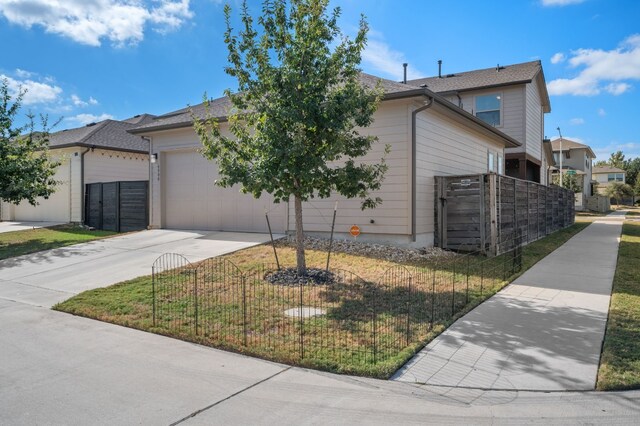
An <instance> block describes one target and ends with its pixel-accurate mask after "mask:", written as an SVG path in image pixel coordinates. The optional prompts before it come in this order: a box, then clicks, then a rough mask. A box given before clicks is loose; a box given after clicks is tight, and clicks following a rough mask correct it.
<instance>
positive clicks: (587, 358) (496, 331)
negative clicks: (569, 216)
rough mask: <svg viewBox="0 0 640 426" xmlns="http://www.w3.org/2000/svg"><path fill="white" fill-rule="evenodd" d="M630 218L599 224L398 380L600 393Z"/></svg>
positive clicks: (462, 324)
mask: <svg viewBox="0 0 640 426" xmlns="http://www.w3.org/2000/svg"><path fill="white" fill-rule="evenodd" d="M623 221H624V212H621V213H614V214H611V215H609V216H606V217H605V218H603V219H601V220H597V221H595V222H594V223H592V224H591V225H589V226H588V227H587V228H585V229H584V230H583V231H582V232H580V233H578V234H577V235H575V236H574V237H573V238H571V239H570V240H569V241H567V242H566V243H565V244H564V245H562V246H561V247H559V248H558V249H557V250H555V251H554V252H553V253H551V254H550V255H548V256H547V257H546V258H544V259H542V260H541V261H540V262H538V263H537V264H536V265H534V266H533V267H532V268H531V269H529V270H528V271H527V272H525V273H524V274H523V275H522V276H520V277H519V278H518V279H517V280H515V281H514V282H513V283H512V284H510V285H509V286H507V287H506V288H505V289H503V290H502V291H500V292H499V293H498V294H496V295H495V296H493V297H492V298H490V299H489V300H487V301H486V302H484V303H483V304H481V305H480V306H478V307H477V308H476V309H474V310H473V311H471V312H470V313H469V314H467V315H465V316H464V317H463V318H461V319H460V320H458V321H457V322H456V323H455V324H454V325H453V326H451V327H450V328H449V329H448V330H447V331H445V332H444V333H442V335H440V336H439V337H437V338H436V339H434V340H433V341H432V342H431V343H430V344H428V345H427V346H426V347H425V348H424V349H423V350H422V351H421V352H419V353H418V354H417V355H416V356H415V357H414V358H413V359H412V360H411V361H410V362H409V363H407V364H406V365H405V366H404V367H403V368H402V369H400V370H399V371H398V372H397V373H396V375H395V376H394V378H393V379H394V380H398V381H403V382H412V383H423V384H429V385H439V386H456V387H468V388H477V389H504V390H516V389H517V390H534V391H558V390H593V389H594V388H595V384H596V376H597V372H598V364H599V360H600V352H601V346H602V341H603V338H604V332H605V328H606V322H607V314H608V309H609V300H610V297H611V287H612V283H613V276H614V274H615V270H616V261H617V254H618V245H619V238H620V233H621V229H622V222H623Z"/></svg>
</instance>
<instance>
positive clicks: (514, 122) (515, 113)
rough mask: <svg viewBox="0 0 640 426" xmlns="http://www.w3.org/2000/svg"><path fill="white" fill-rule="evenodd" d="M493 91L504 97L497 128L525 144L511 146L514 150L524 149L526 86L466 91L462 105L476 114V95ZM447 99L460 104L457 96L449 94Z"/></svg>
mask: <svg viewBox="0 0 640 426" xmlns="http://www.w3.org/2000/svg"><path fill="white" fill-rule="evenodd" d="M491 93H499V94H500V96H501V99H502V116H501V120H502V121H501V122H502V124H501V125H500V126H496V128H497V129H498V130H500V131H502V132H504V133H506V134H507V135H509V136H511V137H512V138H514V139H516V140H517V141H518V142H521V143H522V144H523V146H522V147H518V148H511V150H512V152H522V151H524V143H525V138H524V135H525V130H524V108H525V95H524V86H513V87H502V88H496V89H485V90H477V91H469V92H464V93H462V94H461V95H460V97H461V99H462V107H463V108H464V109H465V110H466V111H467V112H470V113H471V114H474V115H475V105H476V96H481V95H488V94H491ZM447 99H449V100H450V101H451V102H453V103H454V104H455V105H458V104H459V102H458V97H457V96H449V97H448V98H447Z"/></svg>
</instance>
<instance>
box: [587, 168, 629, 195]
mask: <svg viewBox="0 0 640 426" xmlns="http://www.w3.org/2000/svg"><path fill="white" fill-rule="evenodd" d="M592 175H593V180H594V181H596V182H598V193H600V194H606V191H607V187H608V186H609V185H610V184H611V183H612V182H620V183H627V180H626V172H625V171H624V170H622V169H619V168H617V167H611V166H603V167H593V169H592Z"/></svg>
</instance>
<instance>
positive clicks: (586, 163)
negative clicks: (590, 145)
mask: <svg viewBox="0 0 640 426" xmlns="http://www.w3.org/2000/svg"><path fill="white" fill-rule="evenodd" d="M584 166H585V167H586V168H587V169H588V168H589V159H588V158H587V159H586V160H584Z"/></svg>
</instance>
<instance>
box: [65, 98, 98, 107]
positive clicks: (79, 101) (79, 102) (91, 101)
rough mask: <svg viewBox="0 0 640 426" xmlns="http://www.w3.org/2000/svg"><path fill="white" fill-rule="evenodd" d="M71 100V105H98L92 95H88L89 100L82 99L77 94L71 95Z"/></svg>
mask: <svg viewBox="0 0 640 426" xmlns="http://www.w3.org/2000/svg"><path fill="white" fill-rule="evenodd" d="M71 102H73V105H75V106H77V107H80V108H84V107H86V106H89V105H98V101H97V100H95V99H94V98H93V97H92V96H90V97H89V100H87V101H83V100H82V99H80V97H79V96H78V95H71Z"/></svg>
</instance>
